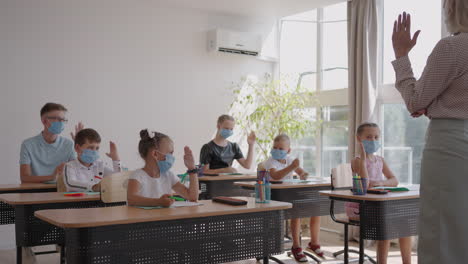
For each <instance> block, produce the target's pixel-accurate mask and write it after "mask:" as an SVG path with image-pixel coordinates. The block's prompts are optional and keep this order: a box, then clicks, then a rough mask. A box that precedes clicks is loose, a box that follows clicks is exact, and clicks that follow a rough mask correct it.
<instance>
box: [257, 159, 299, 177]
mask: <svg viewBox="0 0 468 264" xmlns="http://www.w3.org/2000/svg"><path fill="white" fill-rule="evenodd" d="M293 161H294V159H293V158H291V157H290V156H289V155H288V156H286V163H281V162H280V161H278V160H275V159H274V158H273V157H270V158H269V159H267V160H266V161H265V162H263V167H265V169H266V170H268V171H269V170H270V169H275V170H277V171H278V170H282V169H284V168H286V167H288V166H289V165H291V163H292V162H293ZM293 174H294V171H291V172H290V173H288V174H286V176H284V177H283V179H282V180H287V179H292V178H293ZM270 180H273V179H272V178H271V176H270Z"/></svg>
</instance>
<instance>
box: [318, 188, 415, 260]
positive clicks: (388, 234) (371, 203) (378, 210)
mask: <svg viewBox="0 0 468 264" xmlns="http://www.w3.org/2000/svg"><path fill="white" fill-rule="evenodd" d="M320 195H322V196H324V197H329V198H330V199H333V200H336V201H345V202H355V203H359V214H360V221H359V224H360V229H359V232H360V240H361V241H360V243H359V263H364V243H363V242H362V240H364V239H366V240H391V239H395V238H400V237H408V236H414V235H417V227H418V224H417V223H418V217H419V186H415V187H413V188H410V191H409V192H390V193H388V194H384V195H379V194H366V195H353V193H352V192H351V191H349V190H345V191H343V190H340V191H321V192H320Z"/></svg>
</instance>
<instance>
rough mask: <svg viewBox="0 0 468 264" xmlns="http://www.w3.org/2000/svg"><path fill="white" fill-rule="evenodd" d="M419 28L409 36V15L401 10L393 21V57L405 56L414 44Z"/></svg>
mask: <svg viewBox="0 0 468 264" xmlns="http://www.w3.org/2000/svg"><path fill="white" fill-rule="evenodd" d="M420 33H421V30H418V31H416V32H415V33H414V35H413V37H412V38H411V15H410V14H407V13H406V12H403V14H400V15H399V16H398V19H397V20H395V22H394V23H393V35H392V43H393V50H394V51H395V57H396V58H397V59H398V58H401V57H404V56H407V55H408V53H409V52H410V51H411V49H412V48H413V47H414V46H415V45H416V42H417V40H418V37H419V34H420Z"/></svg>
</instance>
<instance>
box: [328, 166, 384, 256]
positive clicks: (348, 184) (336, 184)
mask: <svg viewBox="0 0 468 264" xmlns="http://www.w3.org/2000/svg"><path fill="white" fill-rule="evenodd" d="M352 177H353V171H352V168H351V164H349V163H347V164H341V165H338V167H336V168H333V169H332V171H331V189H332V190H349V189H351V188H352V186H353V181H352ZM330 216H331V218H332V220H333V221H334V222H336V223H339V224H343V225H344V250H340V251H337V252H335V253H333V256H334V257H335V258H336V257H337V256H339V255H341V254H344V263H345V264H347V263H349V262H350V261H349V252H352V253H356V254H359V251H358V250H354V249H349V246H348V245H349V241H348V230H349V226H350V225H351V226H360V223H359V221H354V220H350V219H348V218H340V219H338V218H337V217H336V216H335V200H333V199H332V200H331V201H330ZM363 243H364V240H363V239H362V237H361V236H359V244H360V245H364V244H363ZM364 256H365V258H367V260H369V261H370V262H372V263H374V264H377V262H376V261H375V260H374V259H372V258H371V257H370V256H368V255H364ZM358 261H359V259H353V260H352V261H351V262H358Z"/></svg>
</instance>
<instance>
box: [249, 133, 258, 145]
mask: <svg viewBox="0 0 468 264" xmlns="http://www.w3.org/2000/svg"><path fill="white" fill-rule="evenodd" d="M256 140H257V136H256V135H255V132H253V131H252V132H250V134H249V136H248V137H247V143H248V144H249V145H253V144H255V141H256Z"/></svg>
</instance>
